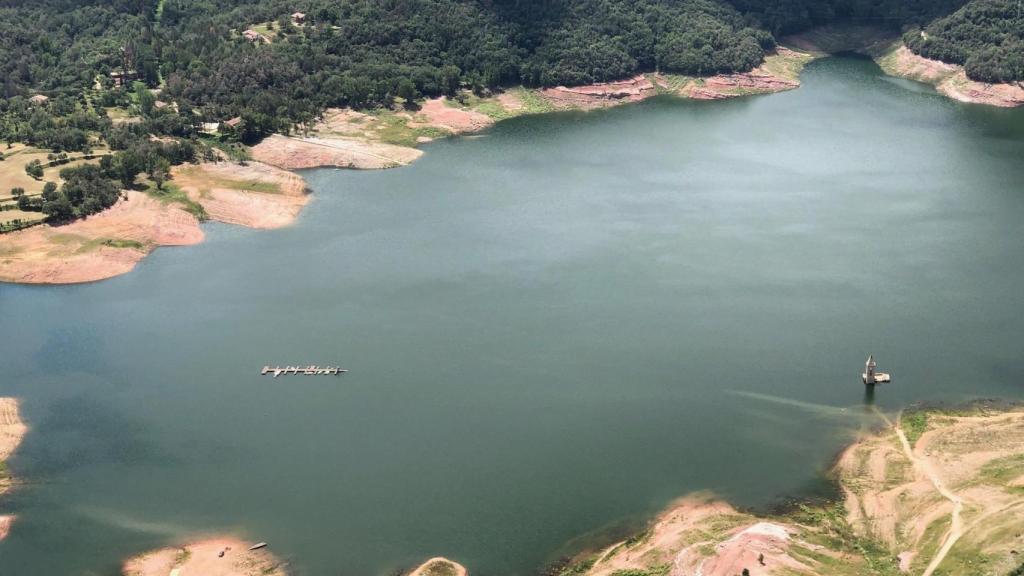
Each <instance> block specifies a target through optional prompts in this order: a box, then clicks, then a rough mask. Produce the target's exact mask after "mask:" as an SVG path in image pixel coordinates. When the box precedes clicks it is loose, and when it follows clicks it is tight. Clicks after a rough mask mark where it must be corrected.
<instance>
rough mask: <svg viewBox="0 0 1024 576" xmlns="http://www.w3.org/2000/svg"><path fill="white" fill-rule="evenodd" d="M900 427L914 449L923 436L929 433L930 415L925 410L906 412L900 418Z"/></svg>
mask: <svg viewBox="0 0 1024 576" xmlns="http://www.w3.org/2000/svg"><path fill="white" fill-rule="evenodd" d="M900 426H902V427H903V433H904V434H906V435H907V441H908V442H910V446H911V447H913V446H914V444H916V443H917V441H918V439H920V438H921V435H922V434H924V433H925V432H927V431H928V413H927V412H925V411H924V410H915V411H913V412H906V413H904V414H903V417H902V418H900Z"/></svg>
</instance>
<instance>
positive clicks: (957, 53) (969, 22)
mask: <svg viewBox="0 0 1024 576" xmlns="http://www.w3.org/2000/svg"><path fill="white" fill-rule="evenodd" d="M903 41H904V42H905V43H906V44H907V46H908V47H909V48H910V49H911V50H913V51H914V52H917V53H918V54H920V55H922V56H925V57H927V58H934V59H936V60H942V61H944V62H953V63H956V64H963V65H964V68H965V69H966V71H967V75H968V76H970V77H971V78H974V79H976V80H981V81H984V82H1013V81H1016V80H1022V79H1024V9H1022V2H1020V1H1019V0H987V1H985V2H971V3H969V4H967V5H966V6H964V7H963V8H961V9H960V10H957V11H956V12H954V13H953V14H951V15H949V16H947V17H945V18H939V19H937V20H935V21H934V22H931V23H930V24H928V25H927V26H925V27H924V28H921V29H913V30H910V31H908V32H907V33H906V34H905V35H904V38H903Z"/></svg>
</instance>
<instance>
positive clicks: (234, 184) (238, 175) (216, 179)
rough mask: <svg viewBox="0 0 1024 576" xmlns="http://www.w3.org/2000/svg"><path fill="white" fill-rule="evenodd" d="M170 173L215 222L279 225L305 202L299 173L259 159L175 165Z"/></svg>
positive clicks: (293, 216) (268, 226)
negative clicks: (237, 162)
mask: <svg viewBox="0 0 1024 576" xmlns="http://www.w3.org/2000/svg"><path fill="white" fill-rule="evenodd" d="M171 175H172V176H173V182H174V184H175V185H177V186H178V187H179V188H181V189H182V190H183V191H184V192H185V193H186V194H188V197H189V198H190V199H192V200H193V201H195V202H198V203H199V204H202V206H203V208H204V209H205V210H206V213H207V214H208V215H209V216H210V218H211V219H213V220H216V221H218V222H226V223H229V224H238V225H241V226H248V227H249V228H279V227H281V226H286V225H288V224H291V223H292V222H293V221H294V220H295V218H296V216H298V214H299V212H300V211H301V210H302V207H303V206H305V205H306V204H307V203H308V202H309V196H308V195H307V194H306V183H305V181H304V180H303V179H302V178H301V177H300V176H298V175H297V174H293V173H291V172H286V171H284V170H281V169H280V168H275V167H273V166H270V165H267V164H262V163H259V162H248V163H247V164H246V165H244V166H243V165H241V164H235V163H232V162H216V163H203V164H198V165H182V166H175V167H174V169H173V170H172V171H171Z"/></svg>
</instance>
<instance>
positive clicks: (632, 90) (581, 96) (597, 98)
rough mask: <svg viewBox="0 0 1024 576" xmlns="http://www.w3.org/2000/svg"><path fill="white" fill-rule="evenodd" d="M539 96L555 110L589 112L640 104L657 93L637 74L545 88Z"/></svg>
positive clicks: (649, 83)
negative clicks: (629, 76)
mask: <svg viewBox="0 0 1024 576" xmlns="http://www.w3.org/2000/svg"><path fill="white" fill-rule="evenodd" d="M539 94H540V95H541V96H543V97H544V98H545V99H546V100H547V101H548V102H550V103H551V104H552V105H554V106H555V107H556V108H575V109H583V110H589V109H593V108H605V107H608V106H615V105H618V104H624V103H626V102H640V101H641V100H644V99H646V98H649V97H651V96H654V95H655V94H657V91H656V90H655V89H654V84H653V83H652V82H651V81H650V80H648V79H647V77H646V76H644V75H643V74H638V75H636V76H634V77H632V78H629V79H626V80H620V81H617V82H599V83H596V84H589V85H586V86H574V87H572V88H567V87H565V86H557V87H555V88H545V89H543V90H540V91H539Z"/></svg>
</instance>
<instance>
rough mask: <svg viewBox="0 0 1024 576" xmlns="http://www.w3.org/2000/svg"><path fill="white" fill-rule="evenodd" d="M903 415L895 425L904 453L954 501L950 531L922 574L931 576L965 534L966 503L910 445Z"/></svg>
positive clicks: (926, 459)
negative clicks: (963, 514)
mask: <svg viewBox="0 0 1024 576" xmlns="http://www.w3.org/2000/svg"><path fill="white" fill-rule="evenodd" d="M901 417H902V413H901V416H900V417H897V419H896V426H895V427H896V436H898V437H899V439H900V445H902V446H903V454H904V455H905V456H906V457H907V459H908V460H910V461H911V462H912V463H913V464H914V467H915V468H916V469H917V470H918V471H919V472H921V473H922V474H924V476H925V477H926V478H928V481H930V482H931V483H932V486H934V487H935V489H936V490H937V491H938V492H939V494H942V497H943V498H945V499H946V500H949V501H950V502H952V503H953V511H952V512H951V513H950V527H949V531H948V532H946V535H945V536H944V537H943V542H942V547H941V548H939V551H938V552H936V553H935V556H934V557H933V558H932V561H931V562H929V563H928V567H927V568H925V571H924V572H923V573H922V575H921V576H931V575H932V573H933V572H935V570H936V569H937V568H938V567H939V565H940V564H942V561H943V560H944V559H945V558H946V554H948V553H949V551H950V550H951V549H952V548H953V545H954V544H956V541H957V540H959V539H960V537H961V536H963V533H964V526H963V518H961V515H960V513H961V512H962V511H963V507H964V504H963V500H961V498H960V496H958V495H957V494H956V493H954V492H953V491H952V490H950V489H949V488H947V487H946V485H945V484H943V482H942V479H941V478H940V477H939V475H938V473H936V472H935V468H934V467H933V466H932V463H931V462H930V461H929V460H928V458H927V457H925V456H923V455H920V456H919V455H918V454H917V453H915V452H914V449H913V448H912V447H911V446H910V441H909V440H907V435H906V434H905V433H904V432H903V427H902V426H901V424H900V421H901ZM886 420H887V421H889V419H888V418H886ZM890 423H891V421H890Z"/></svg>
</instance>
